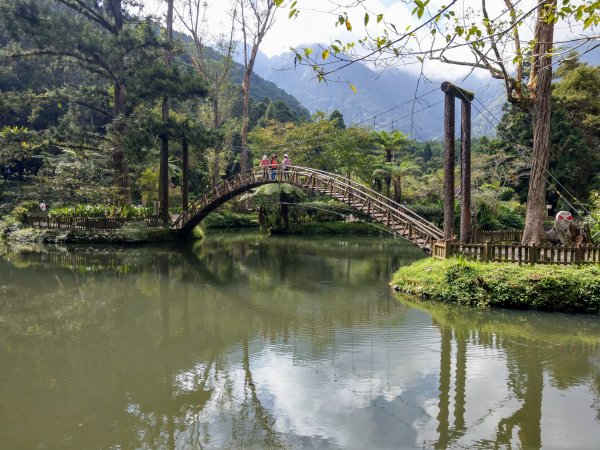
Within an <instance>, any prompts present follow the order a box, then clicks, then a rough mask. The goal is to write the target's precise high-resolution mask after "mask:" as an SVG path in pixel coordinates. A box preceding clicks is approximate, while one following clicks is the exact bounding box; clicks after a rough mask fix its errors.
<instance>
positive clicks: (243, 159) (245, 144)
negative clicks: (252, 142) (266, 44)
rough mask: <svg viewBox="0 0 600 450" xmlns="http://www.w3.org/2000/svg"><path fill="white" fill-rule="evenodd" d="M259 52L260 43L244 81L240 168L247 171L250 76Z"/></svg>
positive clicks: (256, 47)
mask: <svg viewBox="0 0 600 450" xmlns="http://www.w3.org/2000/svg"><path fill="white" fill-rule="evenodd" d="M257 52H258V45H255V46H254V47H253V48H252V52H251V54H250V60H249V61H248V63H247V65H246V70H245V71H244V79H243V82H242V94H243V104H242V154H241V160H240V168H241V170H242V172H243V171H245V170H246V169H247V168H248V126H249V125H250V124H249V121H250V77H251V76H252V70H253V68H254V61H255V59H256V54H257Z"/></svg>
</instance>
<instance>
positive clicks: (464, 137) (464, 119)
mask: <svg viewBox="0 0 600 450" xmlns="http://www.w3.org/2000/svg"><path fill="white" fill-rule="evenodd" d="M460 142H461V152H460V187H461V189H460V193H461V201H460V242H461V243H463V244H468V243H469V242H471V102H470V101H468V100H467V99H465V98H463V99H462V108H461V122H460Z"/></svg>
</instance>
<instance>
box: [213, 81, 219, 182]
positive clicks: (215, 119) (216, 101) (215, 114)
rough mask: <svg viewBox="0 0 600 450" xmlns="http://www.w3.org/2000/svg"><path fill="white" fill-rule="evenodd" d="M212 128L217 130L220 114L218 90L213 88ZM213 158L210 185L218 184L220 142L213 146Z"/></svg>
mask: <svg viewBox="0 0 600 450" xmlns="http://www.w3.org/2000/svg"><path fill="white" fill-rule="evenodd" d="M212 109H213V129H214V130H218V129H219V127H220V126H221V116H220V114H219V90H218V89H216V90H215V94H214V98H213V102H212ZM214 150H215V159H214V161H213V173H212V187H215V186H216V185H217V184H219V181H220V180H219V178H220V173H221V143H220V142H217V143H216V144H215V146H214Z"/></svg>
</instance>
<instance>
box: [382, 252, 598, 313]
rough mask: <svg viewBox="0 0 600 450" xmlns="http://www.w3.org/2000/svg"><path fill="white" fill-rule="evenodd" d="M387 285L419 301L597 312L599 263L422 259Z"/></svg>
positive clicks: (395, 275)
mask: <svg viewBox="0 0 600 450" xmlns="http://www.w3.org/2000/svg"><path fill="white" fill-rule="evenodd" d="M391 285H392V286H393V287H394V289H395V290H396V291H398V292H402V293H405V294H410V295H412V296H414V297H415V298H420V299H422V300H434V301H439V302H443V303H451V304H458V305H468V306H474V307H500V308H514V309H536V310H544V311H560V312H580V313H592V314H598V313H599V312H600V266H598V265H588V266H583V265H572V266H560V265H537V264H536V265H517V264H510V263H480V262H474V261H467V260H466V259H464V258H462V257H455V258H448V259H445V260H438V259H434V258H427V259H424V260H421V261H418V262H416V263H414V264H411V265H408V266H404V267H402V268H400V269H399V270H398V271H397V272H396V273H395V274H394V276H393V279H392V281H391Z"/></svg>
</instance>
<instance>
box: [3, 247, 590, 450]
mask: <svg viewBox="0 0 600 450" xmlns="http://www.w3.org/2000/svg"><path fill="white" fill-rule="evenodd" d="M394 245H397V244H394V243H393V241H389V240H380V239H377V240H376V239H371V240H369V239H362V238H361V240H360V241H358V240H352V239H351V238H348V239H341V240H340V239H338V240H328V239H321V240H310V241H308V240H303V239H287V238H286V239H278V238H268V239H265V238H261V237H260V236H251V237H244V236H238V235H233V236H232V235H229V236H228V237H224V238H223V237H219V238H217V239H214V240H211V239H208V240H207V241H205V242H204V243H202V244H201V245H199V246H196V247H194V248H188V247H182V248H173V247H171V246H156V247H152V248H145V249H141V248H132V249H127V250H124V251H123V250H110V249H106V250H99V251H93V250H91V249H82V248H80V249H77V250H76V251H71V250H69V249H56V250H48V249H47V248H46V249H44V250H43V251H42V252H38V251H36V250H35V249H29V250H27V249H26V250H17V249H14V250H10V251H9V253H8V254H5V256H4V258H3V259H0V271H1V273H2V274H3V281H2V283H3V285H4V287H3V290H2V291H0V302H1V305H2V308H0V324H2V325H1V326H0V361H1V362H2V365H1V366H0V367H1V369H0V375H1V379H2V380H3V381H2V383H0V398H2V400H3V401H2V408H0V442H3V445H4V444H6V445H7V448H18V447H19V446H21V447H23V448H36V447H39V446H40V443H45V444H46V446H47V447H53V448H101V447H102V448H105V447H114V446H121V447H126V448H143V447H146V448H159V447H161V448H205V447H217V448H283V447H298V448H313V447H316V446H321V447H334V448H367V447H369V448H423V447H424V448H464V447H467V448H473V447H481V448H490V447H500V448H506V447H522V448H541V447H542V446H549V447H552V446H553V445H556V447H560V448H564V447H568V446H571V447H576V448H593V446H594V445H595V443H597V442H598V439H600V421H599V417H598V416H600V363H599V361H600V348H599V347H600V344H599V342H600V324H599V323H598V320H597V318H596V317H585V316H566V315H550V314H540V313H520V312H514V311H479V310H472V309H461V308H450V307H444V306H430V305H414V304H407V303H403V302H401V301H398V300H397V299H395V298H394V297H393V296H392V295H391V294H390V293H389V292H388V291H387V290H386V289H383V288H382V286H383V283H384V282H385V280H386V279H387V277H388V276H389V274H390V273H391V271H392V270H393V269H394V268H395V267H397V266H400V265H402V264H405V263H408V262H410V261H412V260H414V259H416V258H418V257H420V252H419V251H418V249H416V248H414V247H411V246H401V247H399V248H398V247H397V248H396V249H395V250H394V249H393V247H394ZM86 257H87V258H86ZM9 261H10V262H9ZM5 324H8V325H5ZM573 330H576V331H573ZM11 444H14V445H11ZM590 446H592V447H590Z"/></svg>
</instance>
